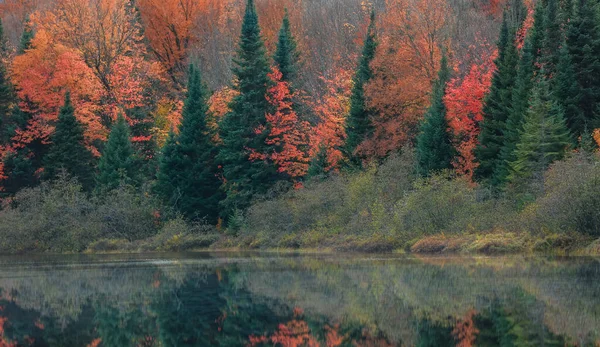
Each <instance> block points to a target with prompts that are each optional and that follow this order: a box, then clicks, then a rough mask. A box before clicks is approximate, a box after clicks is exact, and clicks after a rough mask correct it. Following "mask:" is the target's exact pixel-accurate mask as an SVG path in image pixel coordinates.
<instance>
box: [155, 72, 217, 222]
mask: <svg viewBox="0 0 600 347" xmlns="http://www.w3.org/2000/svg"><path fill="white" fill-rule="evenodd" d="M208 117H209V110H208V104H207V93H206V91H205V88H204V86H203V84H202V81H201V77H200V72H199V71H198V70H197V69H196V68H194V67H193V66H192V67H191V68H190V72H189V81H188V90H187V97H186V100H185V104H184V107H183V111H182V121H181V127H180V129H179V130H180V132H179V135H178V136H175V135H174V134H173V132H171V134H170V135H169V139H168V140H167V143H166V144H165V147H164V151H163V156H162V158H161V161H160V168H159V173H158V182H157V191H158V193H159V194H160V196H162V198H163V199H164V200H165V201H166V202H167V203H168V204H169V205H170V206H173V207H175V208H176V209H177V210H178V211H179V212H181V213H182V214H183V215H184V216H185V217H186V218H188V219H202V218H206V220H207V221H208V222H210V223H216V222H217V219H218V217H219V202H220V200H221V196H222V193H221V191H220V189H219V188H220V185H221V181H220V179H219V178H218V167H217V164H216V162H215V156H216V154H217V148H216V146H215V144H214V143H213V137H214V133H213V131H212V130H211V128H210V126H209V123H208Z"/></svg>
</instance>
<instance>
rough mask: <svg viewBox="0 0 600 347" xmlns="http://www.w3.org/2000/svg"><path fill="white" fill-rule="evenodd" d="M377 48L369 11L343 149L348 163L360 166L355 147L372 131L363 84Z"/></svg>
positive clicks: (368, 78)
mask: <svg viewBox="0 0 600 347" xmlns="http://www.w3.org/2000/svg"><path fill="white" fill-rule="evenodd" d="M376 48H377V33H376V29H375V12H374V11H373V12H371V22H370V24H369V29H368V31H367V37H366V39H365V43H364V46H363V50H362V56H361V58H360V62H359V64H358V69H357V70H356V73H355V75H354V85H353V87H352V95H351V96H350V113H349V114H348V117H347V119H346V135H347V137H346V143H345V146H344V151H345V153H346V156H347V157H348V160H349V164H350V165H352V166H360V165H361V161H362V157H361V156H360V155H358V154H357V153H356V149H357V147H358V146H359V145H360V144H361V143H362V142H363V141H364V140H365V139H366V138H367V137H368V136H369V135H370V134H371V133H372V132H373V124H372V119H371V118H372V112H370V110H369V109H368V107H367V104H366V98H365V85H366V84H367V82H369V80H370V79H371V77H372V76H373V71H372V70H371V66H370V65H371V61H373V58H374V57H375V50H376Z"/></svg>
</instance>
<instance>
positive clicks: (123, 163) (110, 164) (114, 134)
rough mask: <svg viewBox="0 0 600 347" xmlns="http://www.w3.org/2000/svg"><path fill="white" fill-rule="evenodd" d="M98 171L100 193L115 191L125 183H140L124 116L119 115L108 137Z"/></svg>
mask: <svg viewBox="0 0 600 347" xmlns="http://www.w3.org/2000/svg"><path fill="white" fill-rule="evenodd" d="M98 171H99V172H98V175H97V176H96V189H98V191H99V192H107V191H110V190H113V189H115V188H117V187H119V185H121V184H123V183H124V184H130V185H136V184H137V183H138V180H139V177H138V174H139V172H138V162H137V160H136V157H135V151H134V149H133V146H132V145H131V140H130V132H129V126H128V125H127V122H126V121H125V118H124V117H123V116H122V115H119V117H118V119H117V122H116V123H115V125H113V127H112V130H111V132H110V135H109V136H108V142H107V143H106V147H105V148H104V152H103V153H102V157H100V162H99V163H98Z"/></svg>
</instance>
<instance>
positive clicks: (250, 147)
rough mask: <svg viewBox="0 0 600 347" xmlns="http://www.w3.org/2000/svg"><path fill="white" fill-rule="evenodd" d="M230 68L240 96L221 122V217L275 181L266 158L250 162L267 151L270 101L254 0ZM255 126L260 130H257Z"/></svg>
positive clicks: (245, 16)
mask: <svg viewBox="0 0 600 347" xmlns="http://www.w3.org/2000/svg"><path fill="white" fill-rule="evenodd" d="M234 62H235V67H234V69H233V72H234V75H235V77H236V82H237V83H236V85H235V89H236V91H237V92H238V95H237V96H236V97H235V98H234V99H233V101H232V102H231V104H230V109H231V111H230V112H228V113H227V114H225V116H223V118H222V120H221V122H220V124H219V135H220V138H221V140H222V146H221V149H220V152H219V155H218V161H219V164H221V165H222V166H223V176H224V178H225V184H224V186H223V188H224V190H225V192H226V193H227V197H226V198H225V200H224V201H223V202H222V213H223V217H229V216H230V215H232V214H233V212H234V211H235V210H236V209H241V210H243V209H245V208H246V207H248V206H249V205H250V202H251V200H252V199H253V198H254V197H255V196H257V195H263V194H266V193H267V191H268V190H269V188H270V187H271V185H272V184H273V182H274V181H275V180H277V178H278V175H277V172H276V168H275V166H274V165H273V164H272V163H269V162H267V161H264V160H250V153H251V152H252V151H255V152H257V153H266V152H267V151H266V149H265V148H264V147H265V146H266V144H265V139H266V137H267V135H268V133H269V129H268V127H267V122H266V114H267V113H268V112H269V111H270V104H269V102H268V100H267V99H266V94H267V90H268V88H269V85H270V81H269V77H268V73H269V71H270V68H269V62H268V60H267V55H266V50H265V46H264V42H263V39H262V37H261V33H260V27H259V23H258V16H257V14H256V8H255V5H254V0H248V2H247V5H246V11H245V14H244V19H243V23H242V33H241V36H240V43H239V48H238V51H237V55H236V57H235V60H234ZM257 129H263V130H262V131H260V132H257V131H256V130H257Z"/></svg>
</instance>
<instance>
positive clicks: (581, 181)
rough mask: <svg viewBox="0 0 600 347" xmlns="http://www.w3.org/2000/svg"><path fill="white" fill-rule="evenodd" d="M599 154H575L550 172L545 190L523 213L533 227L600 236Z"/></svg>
mask: <svg viewBox="0 0 600 347" xmlns="http://www.w3.org/2000/svg"><path fill="white" fill-rule="evenodd" d="M599 191H600V158H598V155H591V154H582V153H577V154H573V155H572V156H571V157H569V158H567V159H566V160H564V161H560V162H557V163H555V164H554V165H553V166H552V167H551V168H550V170H549V171H548V172H547V174H546V177H545V182H544V191H543V194H542V196H541V198H539V199H538V200H537V202H536V203H534V204H533V205H532V206H530V207H529V208H528V210H527V211H526V212H525V213H524V216H525V217H526V218H529V228H530V229H531V230H532V231H540V230H550V231H555V232H563V233H566V232H578V233H583V234H586V235H590V236H595V237H599V236H600V194H599V193H598V192H599Z"/></svg>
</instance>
